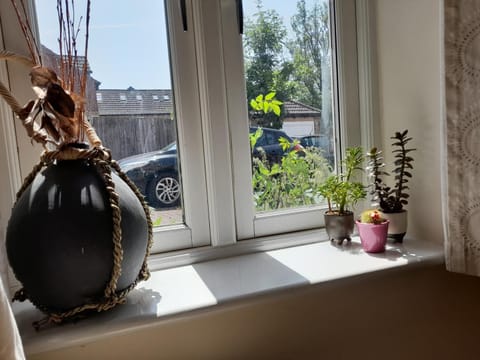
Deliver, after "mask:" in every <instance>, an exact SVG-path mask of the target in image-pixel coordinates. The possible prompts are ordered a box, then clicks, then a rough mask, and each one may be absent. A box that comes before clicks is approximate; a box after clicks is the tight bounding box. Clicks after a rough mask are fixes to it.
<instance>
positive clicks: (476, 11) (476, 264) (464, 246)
mask: <svg viewBox="0 0 480 360" xmlns="http://www.w3.org/2000/svg"><path fill="white" fill-rule="evenodd" d="M444 24H445V28H444V29H445V33H444V44H445V98H446V104H445V105H446V122H445V127H444V130H445V131H444V141H445V150H446V163H445V172H444V175H445V179H446V183H445V184H446V187H445V190H446V194H445V195H446V199H445V207H444V208H445V211H444V213H445V223H446V246H445V249H446V262H447V268H448V269H449V270H451V271H456V272H462V273H467V274H472V275H477V276H480V1H477V0H445V2H444Z"/></svg>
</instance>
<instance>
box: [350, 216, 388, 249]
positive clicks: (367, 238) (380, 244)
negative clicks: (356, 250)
mask: <svg viewBox="0 0 480 360" xmlns="http://www.w3.org/2000/svg"><path fill="white" fill-rule="evenodd" d="M356 223H357V228H358V234H359V235H360V242H361V243H362V248H363V250H365V252H368V253H379V252H384V251H385V244H386V243H387V234H388V224H389V221H388V220H387V221H385V222H384V223H381V224H367V223H361V222H360V221H358V220H357V221H356Z"/></svg>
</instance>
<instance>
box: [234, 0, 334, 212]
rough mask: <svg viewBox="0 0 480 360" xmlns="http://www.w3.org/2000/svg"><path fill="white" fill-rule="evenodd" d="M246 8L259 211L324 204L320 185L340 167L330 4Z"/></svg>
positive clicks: (302, 1)
mask: <svg viewBox="0 0 480 360" xmlns="http://www.w3.org/2000/svg"><path fill="white" fill-rule="evenodd" d="M244 7H245V30H244V37H243V47H244V57H245V77H246V88H247V99H248V108H249V120H250V126H251V127H253V128H254V129H255V130H257V128H261V130H259V131H260V132H257V133H255V132H254V131H252V130H251V131H250V137H251V140H253V143H255V145H254V146H253V149H252V164H253V169H252V171H253V191H254V201H255V205H256V210H257V212H263V211H273V210H278V209H284V208H292V207H299V206H314V205H321V204H323V203H324V200H323V199H322V198H321V197H320V196H319V195H318V191H317V187H318V185H319V184H320V183H321V182H322V181H323V180H325V179H326V177H327V176H328V175H330V174H331V173H332V171H334V169H335V150H334V149H335V144H334V120H333V113H332V99H333V97H332V53H331V42H330V18H329V15H330V5H329V2H328V1H327V0H298V1H282V2H279V1H276V0H263V1H262V0H260V1H258V0H248V1H244ZM255 139H257V141H256V142H255Z"/></svg>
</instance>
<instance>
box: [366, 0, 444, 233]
mask: <svg viewBox="0 0 480 360" xmlns="http://www.w3.org/2000/svg"><path fill="white" fill-rule="evenodd" d="M375 10H376V14H377V16H376V19H377V24H376V26H377V51H378V59H377V63H378V81H379V83H378V85H379V86H378V90H379V118H380V122H381V129H380V134H381V139H382V140H383V144H382V148H383V149H384V150H385V153H387V154H388V153H389V152H390V149H391V146H390V144H391V141H390V139H389V138H390V136H392V135H393V134H394V133H395V131H399V130H402V129H408V130H409V133H411V136H413V139H414V140H413V141H412V145H413V146H414V147H415V148H417V149H418V150H417V151H416V152H415V153H413V155H414V158H415V162H414V172H413V181H412V183H411V185H410V187H411V194H410V195H411V199H410V203H409V205H408V207H407V208H408V211H409V219H408V220H409V229H408V235H409V236H411V237H415V238H420V239H432V240H435V241H438V242H441V241H443V232H442V213H441V168H440V164H441V157H440V156H441V155H440V150H441V141H440V140H441V127H442V91H441V88H442V86H443V84H442V71H441V64H442V49H441V44H442V41H443V38H442V33H441V17H440V14H441V11H442V2H441V1H440V0H402V1H398V0H376V4H375ZM390 160H391V157H390V159H389V158H388V157H387V161H388V162H390Z"/></svg>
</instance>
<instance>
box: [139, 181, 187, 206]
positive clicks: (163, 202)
mask: <svg viewBox="0 0 480 360" xmlns="http://www.w3.org/2000/svg"><path fill="white" fill-rule="evenodd" d="M180 192H181V189H180V183H179V182H178V176H177V174H174V173H162V174H160V175H159V176H157V177H155V178H153V179H152V180H151V181H150V182H149V184H148V187H147V194H146V195H147V201H148V203H149V204H150V205H151V206H153V207H155V208H160V207H162V208H165V207H175V206H178V204H179V203H180Z"/></svg>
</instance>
